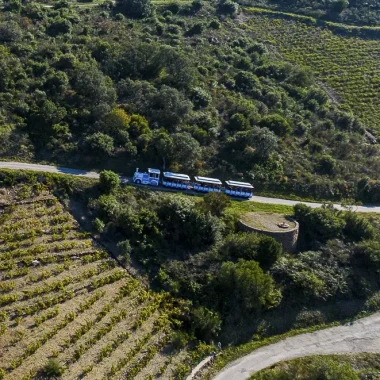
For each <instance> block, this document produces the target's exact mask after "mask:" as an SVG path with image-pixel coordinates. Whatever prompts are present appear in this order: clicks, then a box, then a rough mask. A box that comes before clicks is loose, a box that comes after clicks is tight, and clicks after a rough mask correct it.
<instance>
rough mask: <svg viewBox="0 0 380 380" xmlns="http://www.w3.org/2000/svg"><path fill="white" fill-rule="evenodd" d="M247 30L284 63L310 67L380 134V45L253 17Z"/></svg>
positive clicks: (318, 28) (316, 28)
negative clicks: (270, 48)
mask: <svg viewBox="0 0 380 380" xmlns="http://www.w3.org/2000/svg"><path fill="white" fill-rule="evenodd" d="M246 27H247V29H248V30H250V31H251V32H252V34H253V36H254V38H256V39H257V40H259V41H262V42H265V43H266V44H269V45H272V46H273V47H274V49H275V50H277V51H278V52H279V53H281V55H282V56H283V57H285V59H287V60H288V61H290V62H292V63H296V64H299V65H304V66H308V67H310V68H311V69H312V70H313V72H314V74H315V75H316V76H317V77H318V78H319V79H321V80H322V81H323V82H324V83H325V84H326V85H327V86H329V87H330V88H331V89H332V90H334V92H335V93H336V95H337V100H339V101H341V102H342V103H343V104H346V105H348V106H350V107H351V108H352V110H353V111H354V113H355V115H356V116H358V117H359V118H360V119H361V120H362V121H363V122H364V124H365V125H366V126H367V127H370V128H373V129H374V130H375V131H377V132H379V133H380V121H379V120H380V63H379V62H380V41H379V40H376V39H361V38H357V37H348V36H347V37H343V36H339V35H335V34H334V33H333V32H332V31H331V30H329V29H325V28H321V27H316V26H309V25H306V24H305V23H303V22H300V21H297V20H285V19H282V18H275V17H267V16H264V15H260V14H255V15H252V16H250V18H249V20H247V23H246Z"/></svg>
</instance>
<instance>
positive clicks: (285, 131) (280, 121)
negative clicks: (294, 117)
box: [260, 114, 291, 137]
mask: <svg viewBox="0 0 380 380" xmlns="http://www.w3.org/2000/svg"><path fill="white" fill-rule="evenodd" d="M260 127H262V128H268V129H269V130H271V131H273V132H274V133H275V134H276V135H277V136H280V137H284V136H287V135H289V133H290V131H291V127H290V125H289V123H288V121H287V120H286V119H285V118H283V117H282V116H280V115H277V114H274V115H268V116H265V117H263V118H262V119H261V121H260Z"/></svg>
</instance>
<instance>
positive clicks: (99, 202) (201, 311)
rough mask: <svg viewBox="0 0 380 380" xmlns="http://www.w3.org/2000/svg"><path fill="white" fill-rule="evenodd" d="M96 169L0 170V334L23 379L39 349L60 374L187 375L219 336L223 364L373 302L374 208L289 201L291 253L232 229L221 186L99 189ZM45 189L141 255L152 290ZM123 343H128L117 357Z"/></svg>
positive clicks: (116, 248) (118, 252)
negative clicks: (296, 230) (92, 175)
mask: <svg viewBox="0 0 380 380" xmlns="http://www.w3.org/2000/svg"><path fill="white" fill-rule="evenodd" d="M105 174H106V175H105ZM102 177H104V178H103V179H102V180H101V181H99V183H96V182H94V181H92V180H86V179H78V178H76V179H75V178H67V177H65V176H62V175H52V174H38V175H37V174H35V173H27V172H12V171H8V170H4V171H2V172H0V181H1V184H2V185H3V186H8V189H10V186H11V184H13V186H14V187H13V192H12V193H10V192H7V191H0V195H1V197H2V199H1V201H2V203H5V204H7V203H13V204H14V206H7V207H6V208H5V212H4V213H3V214H2V215H1V223H2V233H1V234H0V239H1V245H0V250H1V260H0V275H1V279H2V283H3V284H5V285H4V286H3V288H2V289H3V290H2V294H1V296H0V297H1V300H2V303H3V305H2V314H1V321H2V322H1V326H2V327H1V330H0V331H1V334H2V339H3V341H4V342H9V341H12V342H13V344H16V345H15V348H14V349H8V348H6V350H5V355H4V358H5V365H4V366H3V367H2V369H3V370H4V371H5V372H6V373H7V374H10V375H12V376H24V375H27V374H28V373H30V376H32V378H33V376H37V375H38V373H40V371H42V368H35V364H34V363H37V362H38V358H40V357H44V358H46V357H47V358H49V359H51V358H54V359H56V360H57V361H58V363H60V365H61V366H62V368H63V369H64V371H65V372H64V376H77V375H78V376H79V375H80V374H85V373H89V374H90V373H91V372H92V371H94V370H96V371H97V373H98V372H99V371H101V373H102V374H103V376H114V375H116V374H118V373H124V374H130V378H134V376H137V374H138V373H140V372H141V374H143V373H144V374H146V376H148V375H155V373H156V372H155V371H156V368H157V366H159V367H160V368H162V370H163V371H165V373H170V374H172V376H184V375H185V374H186V373H187V372H188V370H189V368H190V367H191V365H192V364H193V363H195V362H196V361H197V360H198V359H199V358H200V357H203V356H204V355H207V354H208V353H210V352H211V351H213V350H215V348H214V346H213V342H215V341H221V342H222V344H223V346H228V345H231V346H232V347H231V348H230V349H228V350H226V351H224V352H223V354H222V355H221V357H220V358H218V359H217V360H216V363H215V365H216V367H215V368H220V367H219V366H220V365H222V364H224V363H225V361H226V360H228V359H230V358H233V357H236V355H238V354H239V353H242V352H247V350H248V349H253V348H255V347H259V346H260V345H262V344H266V343H268V342H272V341H275V340H276V339H279V338H280V336H279V334H285V335H292V334H294V333H296V332H300V331H305V330H303V329H306V331H309V330H310V329H315V328H320V327H322V326H326V325H329V324H332V323H334V321H338V320H342V319H346V318H353V317H356V316H358V315H361V313H363V312H365V313H368V312H371V311H375V310H378V309H379V305H380V304H379V282H378V270H379V268H380V265H379V262H380V259H379V255H378V252H380V250H379V246H380V243H379V236H378V234H377V231H378V225H379V222H380V221H379V220H378V219H373V218H371V217H370V218H366V219H362V218H361V217H360V216H359V215H357V214H352V213H351V212H341V211H336V210H333V209H331V208H330V207H328V206H326V207H325V208H322V209H310V208H308V207H306V206H302V205H297V206H296V207H295V208H294V211H291V212H290V213H291V214H293V217H295V218H297V220H298V221H299V223H300V244H299V251H298V252H297V253H295V254H288V253H287V252H283V251H282V249H281V246H280V244H278V243H276V242H275V241H274V240H273V239H272V238H269V237H267V236H261V235H255V234H249V233H243V232H238V229H237V225H236V221H237V218H236V216H237V214H236V213H237V211H236V210H234V205H235V203H234V202H232V203H231V204H230V202H229V200H228V199H226V198H225V197H224V196H223V195H215V194H214V195H210V196H207V197H204V198H195V199H193V198H192V197H189V196H183V195H179V194H172V193H163V192H152V191H149V190H146V189H142V188H133V187H121V186H120V185H119V184H116V185H115V186H111V187H108V186H105V183H109V181H108V179H112V178H113V177H114V175H113V173H112V172H106V173H103V176H102ZM110 182H111V183H112V181H110ZM15 184H17V185H15ZM48 190H49V191H50V192H48ZM51 192H53V193H55V194H57V195H59V196H60V199H61V200H62V201H63V202H65V203H66V204H67V205H68V206H69V207H72V210H73V212H74V213H75V214H76V215H77V217H78V220H82V221H83V220H84V221H86V223H87V226H88V228H91V227H92V226H94V227H96V231H95V232H96V234H97V238H98V239H100V241H101V242H104V243H105V244H109V242H111V243H112V252H113V255H114V256H115V257H117V259H118V260H119V262H121V263H123V265H124V266H125V267H127V268H131V267H135V265H136V264H138V266H139V267H140V272H141V273H143V274H144V276H145V281H146V283H147V284H149V288H150V289H151V290H149V291H147V290H145V289H144V288H143V287H142V286H141V283H140V282H139V281H137V280H135V279H133V278H132V277H130V276H129V275H128V274H127V272H126V271H124V270H121V268H119V266H118V264H117V263H116V261H114V260H113V259H110V258H109V257H108V255H107V254H106V253H105V252H104V251H101V250H100V249H99V247H97V246H96V244H95V243H94V242H92V241H91V240H90V239H89V238H88V236H86V234H84V233H83V232H81V231H80V230H79V229H78V226H77V225H76V223H75V222H74V220H73V219H72V218H71V217H70V216H69V215H68V214H67V213H66V212H65V211H64V210H63V209H62V206H61V205H60V204H59V203H57V201H56V198H54V197H53V196H52V195H50V193H51ZM247 203H248V202H245V203H244V202H240V203H238V205H242V204H247ZM79 205H82V206H88V209H87V208H86V207H82V206H79ZM250 207H252V206H250ZM83 212H84V214H83ZM78 213H79V214H78ZM95 220H96V221H97V223H93V221H95ZM99 225H101V226H102V228H101V229H99V228H98V227H99ZM36 259H37V260H38V261H39V262H40V264H39V265H37V266H35V264H33V260H36ZM21 269H22V270H24V269H27V271H20V270H21ZM131 269H132V268H131ZM337 300H339V301H340V305H341V307H340V308H339V309H337V308H336V307H335V302H336V301H337ZM59 304H60V305H59ZM346 304H347V306H346ZM61 310H65V311H64V312H61ZM30 316H31V318H30ZM237 325H239V326H240V328H239V330H236V326H237ZM37 331H38V332H37ZM64 334H68V338H65V339H63V340H62V339H61V338H60V337H61V336H62V335H64ZM252 337H253V341H252ZM25 339H28V342H29V343H28V345H27V346H26V347H23V348H22V349H21V348H20V347H21V346H22V344H23V343H22V342H24V341H25ZM200 341H206V342H207V344H206V345H204V344H201V343H199V342H200ZM247 341H251V342H250V343H248V344H247V345H245V346H244V345H243V346H239V345H240V344H241V343H244V342H247ZM47 343H49V345H47ZM6 344H7V343H6ZM52 345H53V346H54V347H55V348H54V352H53V355H51V354H50V353H49V354H47V353H46V352H45V350H46V347H51V346H52ZM235 346H239V347H237V348H235ZM6 347H8V346H6ZM9 347H10V346H9ZM12 347H13V346H12ZM123 347H130V349H129V351H128V352H127V353H126V354H125V355H124V356H122V357H120V356H119V353H120V350H123ZM19 348H20V349H19ZM173 349H176V350H179V349H182V350H183V351H180V352H181V354H179V353H178V351H172V350H173ZM166 352H169V353H170V357H171V358H172V359H171V360H170V361H167V360H168V359H167V355H166V354H164V353H166ZM114 353H115V359H113V355H114ZM177 353H178V355H177ZM89 358H92V359H91V362H89ZM93 358H96V359H95V363H94V361H93ZM105 358H107V360H105ZM150 361H152V365H149V363H150ZM74 363H78V364H75V365H74ZM105 363H107V364H105ZM141 363H144V364H143V365H142V364H141ZM30 371H31V372H30ZM128 376H129V375H128ZM141 376H142V375H141ZM139 378H140V377H139Z"/></svg>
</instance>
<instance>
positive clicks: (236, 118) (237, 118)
mask: <svg viewBox="0 0 380 380" xmlns="http://www.w3.org/2000/svg"><path fill="white" fill-rule="evenodd" d="M227 127H228V129H229V130H231V131H233V132H235V131H247V130H249V129H250V127H251V126H250V123H249V120H248V119H247V118H246V117H245V116H244V115H243V114H241V113H234V114H233V115H232V116H231V118H230V122H229V123H228V124H227Z"/></svg>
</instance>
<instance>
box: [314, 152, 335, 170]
mask: <svg viewBox="0 0 380 380" xmlns="http://www.w3.org/2000/svg"><path fill="white" fill-rule="evenodd" d="M316 169H317V170H318V171H319V172H320V173H321V174H328V175H332V174H334V172H335V170H336V160H335V159H334V158H333V157H331V156H330V155H329V154H323V155H321V156H320V158H319V160H318V162H317V165H316Z"/></svg>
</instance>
